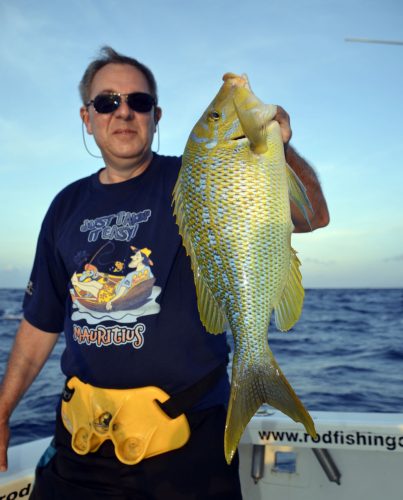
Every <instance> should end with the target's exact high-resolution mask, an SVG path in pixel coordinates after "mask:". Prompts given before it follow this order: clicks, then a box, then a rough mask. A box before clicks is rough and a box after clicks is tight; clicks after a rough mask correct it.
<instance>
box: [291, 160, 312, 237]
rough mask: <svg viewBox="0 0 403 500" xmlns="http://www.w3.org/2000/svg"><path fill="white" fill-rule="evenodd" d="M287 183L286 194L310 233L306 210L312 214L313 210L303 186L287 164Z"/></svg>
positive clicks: (309, 222)
mask: <svg viewBox="0 0 403 500" xmlns="http://www.w3.org/2000/svg"><path fill="white" fill-rule="evenodd" d="M287 181H288V192H289V196H290V199H291V200H292V201H293V202H294V203H295V205H296V206H297V207H298V209H299V210H300V212H301V213H302V215H303V216H304V219H305V220H306V221H307V223H308V225H309V227H310V229H311V231H312V226H311V221H310V219H309V216H308V212H307V209H309V210H310V211H311V212H312V213H313V208H312V205H311V202H310V201H309V198H308V195H307V193H306V189H305V186H304V185H303V184H302V181H301V180H300V178H299V177H298V175H297V174H296V173H295V172H294V170H293V169H292V168H291V167H290V166H289V165H288V164H287Z"/></svg>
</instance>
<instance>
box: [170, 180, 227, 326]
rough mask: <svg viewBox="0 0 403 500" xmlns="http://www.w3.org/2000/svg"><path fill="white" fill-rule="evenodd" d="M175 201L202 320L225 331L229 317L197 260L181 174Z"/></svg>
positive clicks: (176, 213) (177, 221) (203, 322)
mask: <svg viewBox="0 0 403 500" xmlns="http://www.w3.org/2000/svg"><path fill="white" fill-rule="evenodd" d="M173 203H174V215H175V217H176V223H177V224H178V227H179V234H180V235H181V236H182V241H183V245H184V247H185V249H186V253H187V255H188V256H189V257H190V262H191V266H192V270H193V277H194V282H195V286H196V295H197V307H198V309H199V315H200V320H201V322H202V324H203V326H204V327H205V328H206V330H207V331H208V332H209V333H212V334H214V335H216V334H219V333H223V332H224V331H225V330H226V329H227V327H228V322H227V318H226V316H225V313H224V312H223V310H222V309H221V307H220V306H219V304H218V302H217V301H216V299H215V297H214V295H213V293H212V291H211V290H210V288H209V286H208V284H207V283H206V281H205V279H204V277H203V274H202V272H201V271H200V267H199V264H198V262H197V257H196V253H195V251H194V248H193V245H192V241H191V238H190V234H189V230H188V225H187V223H186V218H185V212H184V204H183V196H182V192H181V184H180V174H179V177H178V180H177V182H176V185H175V188H174V191H173Z"/></svg>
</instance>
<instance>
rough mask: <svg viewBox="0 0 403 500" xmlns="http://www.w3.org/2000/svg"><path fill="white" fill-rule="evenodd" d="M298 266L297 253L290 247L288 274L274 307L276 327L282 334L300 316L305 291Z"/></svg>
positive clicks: (299, 263)
mask: <svg viewBox="0 0 403 500" xmlns="http://www.w3.org/2000/svg"><path fill="white" fill-rule="evenodd" d="M300 265H301V262H300V260H299V259H298V257H297V252H296V251H295V250H294V249H293V248H292V247H291V262H290V272H289V273H288V279H287V282H286V284H285V287H284V291H283V295H282V296H281V299H280V302H279V303H278V304H277V305H276V306H275V307H274V319H275V322H276V326H277V328H278V329H279V330H281V331H282V332H286V331H287V330H289V329H290V328H292V327H293V326H294V325H295V323H296V322H297V321H298V319H299V317H300V316H301V312H302V305H303V302H304V296H305V291H304V288H303V286H302V276H301V272H300V270H299V266H300Z"/></svg>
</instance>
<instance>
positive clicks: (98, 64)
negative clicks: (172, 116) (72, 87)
mask: <svg viewBox="0 0 403 500" xmlns="http://www.w3.org/2000/svg"><path fill="white" fill-rule="evenodd" d="M100 53H101V57H99V58H98V59H95V60H94V61H92V63H91V64H89V65H88V67H87V69H86V70H85V72H84V75H83V77H82V79H81V82H80V85H79V86H78V89H79V91H80V96H81V99H82V102H83V104H85V103H86V102H88V101H89V100H90V92H91V84H92V81H93V80H94V76H95V75H96V73H97V72H98V71H99V70H100V69H101V68H103V67H104V66H106V65H107V64H128V65H130V66H133V67H134V68H136V69H137V70H139V71H140V72H141V73H143V75H144V77H145V79H146V80H147V83H148V87H149V93H150V94H151V95H152V96H153V97H154V99H155V104H156V105H157V104H158V91H157V82H156V81H155V78H154V75H153V73H152V72H151V70H150V69H149V68H147V66H145V65H144V64H142V63H141V62H140V61H137V59H134V58H132V57H127V56H124V55H122V54H119V53H118V52H116V51H115V50H113V49H112V47H108V46H105V47H102V49H101V52H100Z"/></svg>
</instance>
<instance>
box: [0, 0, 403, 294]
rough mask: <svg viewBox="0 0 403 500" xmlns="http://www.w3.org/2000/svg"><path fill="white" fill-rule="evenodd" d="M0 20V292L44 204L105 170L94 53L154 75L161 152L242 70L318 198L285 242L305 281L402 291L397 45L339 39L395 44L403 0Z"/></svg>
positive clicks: (70, 4)
mask: <svg viewBox="0 0 403 500" xmlns="http://www.w3.org/2000/svg"><path fill="white" fill-rule="evenodd" d="M0 25H1V30H0V74H1V78H0V110H1V111H0V179H1V182H0V199H1V202H2V210H1V213H0V231H1V235H2V237H1V245H0V288H1V287H25V285H26V283H27V281H28V278H29V273H30V269H31V266H32V261H33V257H34V253H35V246H36V240H37V235H38V232H39V229H40V225H41V221H42V218H43V216H44V215H45V213H46V210H47V208H48V206H49V204H50V202H51V201H52V199H53V197H54V196H55V195H56V194H57V192H58V191H60V190H61V189H62V188H63V187H65V186H66V185H67V184H69V183H70V182H73V181H75V180H76V179H78V178H81V177H85V176H87V175H89V174H91V173H93V172H95V171H96V170H98V169H99V168H101V167H102V166H103V163H102V160H100V159H95V158H93V157H91V156H89V155H88V153H87V152H86V151H85V149H84V146H83V143H82V135H81V134H82V131H81V122H80V118H79V107H80V100H79V95H78V90H77V87H78V82H79V80H80V79H81V76H82V74H83V72H84V70H85V68H86V66H87V65H88V64H89V63H90V62H91V60H92V59H93V58H94V57H96V56H97V55H98V52H99V49H100V47H102V46H103V45H110V46H112V47H113V48H114V49H115V50H117V51H119V52H122V53H124V54H126V55H130V56H132V57H135V58H137V59H139V60H140V61H142V62H144V63H145V64H146V65H148V66H149V67H150V68H151V69H152V71H153V72H154V74H155V76H156V79H157V82H158V85H159V100H160V104H161V107H162V108H163V118H162V120H161V122H160V149H159V153H161V154H174V155H179V154H181V153H182V152H183V149H184V147H185V144H186V140H187V137H188V135H189V133H190V131H191V129H192V127H193V125H194V124H195V123H196V121H197V120H198V118H199V117H200V115H201V114H202V112H203V111H204V109H205V108H206V107H207V105H208V104H209V102H210V101H211V100H212V99H213V97H214V95H215V94H216V93H217V91H218V89H219V87H220V85H221V78H222V75H223V74H224V73H226V72H229V71H230V72H234V73H240V74H241V73H246V74H247V75H248V77H249V80H250V82H251V86H252V88H253V90H254V92H255V94H256V95H257V96H258V97H259V98H260V99H261V100H262V101H264V102H266V103H273V104H279V105H281V106H283V107H284V108H285V109H286V110H287V111H288V113H289V114H290V116H291V125H292V129H293V138H292V141H291V143H292V145H293V146H294V147H295V148H296V149H297V151H298V152H299V153H300V154H301V155H302V156H303V157H305V158H306V159H307V160H308V161H309V162H310V164H311V165H312V166H313V167H314V168H315V170H316V172H317V174H318V176H319V179H320V181H321V185H322V188H323V191H324V194H325V196H326V199H327V202H328V206H329V211H330V217H331V221H330V224H329V226H328V227H326V228H324V229H320V230H317V231H314V232H313V233H309V234H298V235H294V236H293V240H292V244H293V246H294V248H295V249H296V250H297V251H298V255H299V258H300V260H301V261H302V267H301V271H302V275H303V283H304V286H305V287H306V288H313V287H319V288H333V287H337V288H338V287H343V288H356V287H359V288H367V287H381V288H383V287H403V99H402V88H403V46H402V45H400V46H399V45H384V44H383V45H381V44H364V43H352V42H346V41H345V39H346V38H349V37H360V38H373V39H381V40H399V41H402V40H403V2H402V1H401V0H335V1H333V0H249V1H248V2H242V1H240V0H239V1H238V2H235V1H233V0H203V1H189V0H69V1H66V0H64V1H61V0H41V1H38V0H31V1H29V0H14V1H12V0H0ZM88 144H89V147H90V148H91V150H92V151H93V152H94V153H98V151H97V148H96V145H95V143H93V142H92V140H91V139H88Z"/></svg>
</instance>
